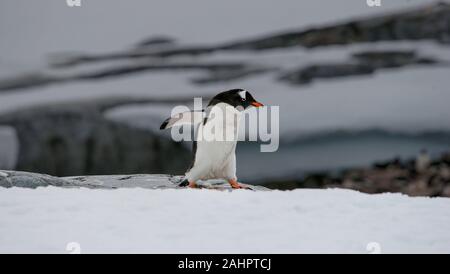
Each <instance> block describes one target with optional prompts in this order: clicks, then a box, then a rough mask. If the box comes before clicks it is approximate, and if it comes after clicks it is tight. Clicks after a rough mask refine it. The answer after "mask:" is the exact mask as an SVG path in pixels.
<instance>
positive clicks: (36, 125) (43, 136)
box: [0, 100, 191, 176]
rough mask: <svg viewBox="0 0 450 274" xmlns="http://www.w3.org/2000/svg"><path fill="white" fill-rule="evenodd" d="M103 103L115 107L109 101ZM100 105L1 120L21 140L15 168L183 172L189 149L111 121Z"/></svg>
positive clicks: (42, 110) (37, 110)
mask: <svg viewBox="0 0 450 274" xmlns="http://www.w3.org/2000/svg"><path fill="white" fill-rule="evenodd" d="M125 102H126V101H125ZM125 102H123V103H125ZM106 105H109V106H115V105H116V104H114V102H112V101H111V100H110V101H107V103H106ZM103 107H104V105H103V104H102V103H97V104H96V103H95V102H86V103H72V104H70V105H68V104H67V105H64V104H61V105H52V106H45V107H35V108H31V109H26V110H22V111H18V112H15V113H11V114H9V115H4V116H2V117H0V124H4V125H10V126H12V127H14V129H15V131H16V134H17V137H18V139H19V144H20V152H19V157H18V160H17V166H16V169H19V170H24V171H32V172H39V173H47V174H52V175H56V176H68V175H76V174H111V173H143V172H145V173H147V172H148V173H155V172H156V173H164V172H170V173H175V174H177V173H178V174H182V173H184V171H185V169H186V168H187V167H188V165H189V162H190V159H191V152H190V150H189V149H188V148H186V147H185V146H184V145H183V144H181V143H175V142H173V141H172V140H170V139H169V138H165V137H162V136H161V135H157V134H156V133H153V132H152V131H148V130H143V129H140V128H135V127H132V126H129V125H126V124H122V123H117V122H114V121H109V120H107V119H105V117H103V113H102V111H103V110H105V109H102V108H103ZM174 155H176V157H174Z"/></svg>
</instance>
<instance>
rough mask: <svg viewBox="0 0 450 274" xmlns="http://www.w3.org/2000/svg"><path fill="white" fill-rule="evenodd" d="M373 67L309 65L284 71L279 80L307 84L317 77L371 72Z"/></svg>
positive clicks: (334, 76)
mask: <svg viewBox="0 0 450 274" xmlns="http://www.w3.org/2000/svg"><path fill="white" fill-rule="evenodd" d="M374 71H375V69H374V68H373V67H371V66H368V65H363V64H351V63H349V64H324V65H311V66H307V67H305V68H300V69H298V70H294V71H290V72H287V73H284V74H283V75H281V76H280V77H279V80H281V81H286V82H289V83H291V84H307V83H310V82H312V81H313V80H314V79H318V78H337V77H345V76H354V75H367V74H371V73H373V72H374Z"/></svg>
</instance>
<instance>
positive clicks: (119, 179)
mask: <svg viewBox="0 0 450 274" xmlns="http://www.w3.org/2000/svg"><path fill="white" fill-rule="evenodd" d="M182 180H183V177H182V176H172V175H165V174H134V175H105V176H78V177H64V178H58V177H53V176H49V175H45V174H37V173H30V172H22V171H8V170H0V187H4V188H11V187H22V188H37V187H47V186H55V187H64V188H74V187H85V188H93V189H118V188H135V187H138V188H147V189H184V188H183V187H179V186H178V184H179V183H180V182H181V181H182ZM246 186H248V187H250V188H251V189H252V190H268V189H267V188H265V187H262V186H249V185H246ZM199 187H200V188H207V189H217V190H227V189H228V190H231V187H230V185H229V184H228V183H226V182H225V181H221V180H214V181H207V182H199Z"/></svg>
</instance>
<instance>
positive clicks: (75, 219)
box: [0, 187, 450, 253]
mask: <svg viewBox="0 0 450 274" xmlns="http://www.w3.org/2000/svg"><path fill="white" fill-rule="evenodd" d="M449 231H450V199H446V198H410V197H407V196H403V195H400V194H380V195H367V194H362V193H358V192H355V191H351V190H338V189H328V190H308V189H304V190H295V191H286V192H282V191H267V192H266V191H260V192H252V191H243V190H242V191H232V192H226V191H224V192H221V191H213V190H145V189H119V190H111V191H107V190H88V189H59V188H54V187H48V188H39V189H37V190H29V189H19V188H13V189H7V190H6V189H0V252H1V253H5V252H33V253H34V252H49V253H69V251H67V250H66V247H68V244H69V243H75V244H71V245H69V247H78V246H79V247H80V248H81V252H82V253H96V252H127V253H128V252H130V253H131V252H142V253H160V252H164V253H173V252H186V253H227V252H232V253H234V252H236V253H253V252H255V253H282V252H288V253H303V252H319V253H334V252H344V253H371V252H374V251H380V252H381V253H400V252H401V253H403V252H404V253H418V252H426V253H434V252H439V253H450V234H449V233H448V232H449Z"/></svg>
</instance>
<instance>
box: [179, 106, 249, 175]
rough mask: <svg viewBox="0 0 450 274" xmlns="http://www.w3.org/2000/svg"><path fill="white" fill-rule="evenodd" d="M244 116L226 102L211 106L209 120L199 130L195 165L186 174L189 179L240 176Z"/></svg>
mask: <svg viewBox="0 0 450 274" xmlns="http://www.w3.org/2000/svg"><path fill="white" fill-rule="evenodd" d="M240 118H241V112H240V111H238V110H236V109H235V108H233V107H231V106H229V105H228V104H225V103H219V104H217V105H216V106H214V107H213V108H212V109H211V111H210V113H209V115H208V119H207V122H206V123H205V124H203V123H202V124H201V125H200V126H199V129H198V131H197V136H196V139H197V150H196V153H195V160H194V164H193V166H192V168H191V169H190V170H189V171H188V172H187V173H186V176H187V178H188V179H189V180H191V181H196V180H208V179H222V178H223V179H236V155H235V150H236V144H237V138H238V136H237V135H238V129H239V122H240Z"/></svg>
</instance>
